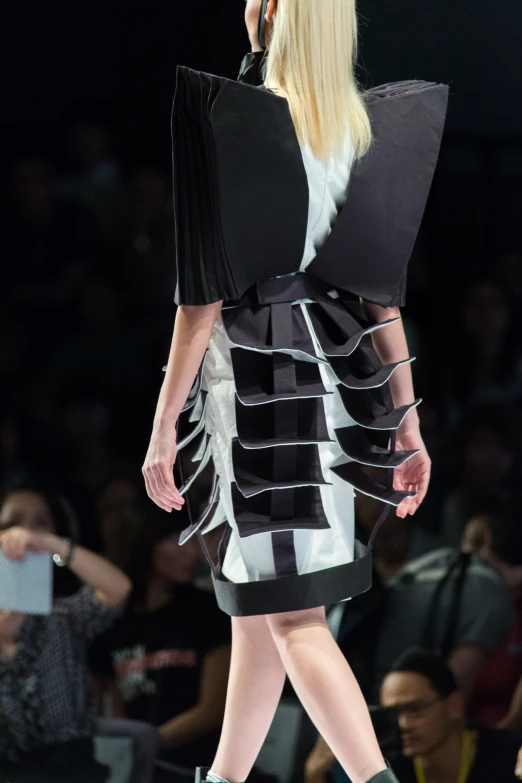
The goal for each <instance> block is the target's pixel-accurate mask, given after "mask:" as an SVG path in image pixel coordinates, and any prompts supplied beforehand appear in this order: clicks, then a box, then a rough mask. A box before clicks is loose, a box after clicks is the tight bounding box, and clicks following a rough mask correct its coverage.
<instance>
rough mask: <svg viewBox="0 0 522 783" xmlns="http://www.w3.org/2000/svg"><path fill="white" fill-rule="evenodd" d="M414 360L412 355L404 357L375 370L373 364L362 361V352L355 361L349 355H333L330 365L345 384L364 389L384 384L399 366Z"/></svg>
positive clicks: (350, 387)
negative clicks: (367, 364) (407, 357)
mask: <svg viewBox="0 0 522 783" xmlns="http://www.w3.org/2000/svg"><path fill="white" fill-rule="evenodd" d="M414 360H415V357H414V356H412V357H410V358H409V359H404V360H403V361H402V362H393V363H391V364H383V365H381V366H380V367H379V368H378V369H377V370H374V369H373V368H372V367H371V365H370V367H368V366H365V364H364V363H363V362H362V361H361V357H360V354H358V355H357V356H356V357H355V361H353V360H352V358H351V357H349V356H342V357H333V356H332V357H331V358H330V366H331V368H332V370H333V371H334V373H335V376H336V377H337V379H338V380H339V382H340V383H342V384H343V386H347V387H348V388H349V389H358V390H359V391H364V390H365V389H376V388H379V387H380V386H384V384H385V383H387V382H388V381H389V380H390V378H391V377H392V375H393V373H394V372H395V370H396V369H397V368H398V367H402V366H403V365H405V364H411V362H413V361H414Z"/></svg>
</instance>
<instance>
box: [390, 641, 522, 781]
mask: <svg viewBox="0 0 522 783" xmlns="http://www.w3.org/2000/svg"><path fill="white" fill-rule="evenodd" d="M381 705H382V707H383V708H384V709H385V710H386V711H387V712H388V713H389V714H390V715H391V716H393V718H394V719H395V720H396V721H397V722H398V726H399V730H400V738H401V745H402V752H401V753H400V754H397V755H396V756H395V757H389V762H390V764H391V767H392V769H393V770H394V772H395V773H396V775H397V777H398V779H399V780H400V781H401V783H424V781H428V780H429V781H437V783H455V781H462V782H463V783H464V781H466V783H490V782H491V781H492V780H494V781H495V782H496V783H513V780H514V779H515V775H514V772H515V765H516V762H517V755H518V750H519V748H520V744H521V741H522V735H517V734H513V733H511V732H507V731H504V730H499V729H497V730H495V729H485V728H470V727H468V726H467V725H466V721H465V707H464V697H463V695H462V693H461V692H460V691H459V689H458V686H457V683H456V681H455V678H454V676H453V673H452V672H451V669H450V668H449V666H448V665H447V664H446V663H445V661H444V659H443V658H441V657H440V656H438V655H437V654H436V653H433V652H430V651H427V650H423V649H419V650H415V649H414V650H410V651H407V652H405V653H404V654H403V655H402V656H401V657H400V658H399V659H398V660H397V661H396V662H395V663H394V665H393V666H392V667H391V669H390V672H389V673H388V675H387V676H386V677H385V679H384V682H383V684H382V687H381Z"/></svg>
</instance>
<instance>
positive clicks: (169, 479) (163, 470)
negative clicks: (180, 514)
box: [159, 465, 185, 505]
mask: <svg viewBox="0 0 522 783" xmlns="http://www.w3.org/2000/svg"><path fill="white" fill-rule="evenodd" d="M159 480H160V481H161V484H162V486H163V490H164V492H165V493H166V494H167V496H168V497H170V498H171V499H172V501H173V503H179V504H181V505H183V503H184V502H185V501H184V499H183V498H182V497H181V495H180V494H179V492H178V490H177V489H176V485H175V484H174V476H173V475H172V469H170V468H169V467H168V466H167V465H160V466H159Z"/></svg>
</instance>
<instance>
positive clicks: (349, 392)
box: [338, 385, 421, 430]
mask: <svg viewBox="0 0 522 783" xmlns="http://www.w3.org/2000/svg"><path fill="white" fill-rule="evenodd" d="M382 388H383V387H378V388H375V389H373V388H372V389H366V390H365V391H364V392H361V391H360V390H359V389H350V388H348V387H346V386H342V385H341V386H338V389H339V394H340V396H341V399H342V401H343V405H344V407H345V408H346V411H347V412H348V414H349V415H350V416H351V418H352V419H353V420H354V421H355V422H356V423H357V424H359V425H360V426H361V427H367V428H368V429H374V430H396V429H398V428H399V427H400V425H401V423H402V421H403V420H404V417H405V416H406V414H407V413H408V412H409V411H410V410H411V409H412V408H416V407H417V405H419V404H420V403H421V399H420V398H419V399H417V400H415V402H412V403H410V404H409V405H401V406H400V407H399V408H394V409H392V410H390V409H389V407H388V406H387V405H386V401H385V397H384V396H383V395H382V394H381V389H382Z"/></svg>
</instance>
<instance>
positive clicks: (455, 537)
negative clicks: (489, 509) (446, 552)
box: [440, 405, 522, 547]
mask: <svg viewBox="0 0 522 783" xmlns="http://www.w3.org/2000/svg"><path fill="white" fill-rule="evenodd" d="M521 438H522V430H521V426H520V413H519V412H518V411H517V409H515V408H511V407H504V406H499V405H490V406H484V407H481V408H476V409H475V410H474V411H472V412H471V413H469V414H468V415H467V416H466V417H465V418H464V419H463V420H462V421H461V423H460V426H459V428H458V429H457V431H456V432H455V436H454V442H453V444H452V445H453V450H452V451H453V456H454V459H455V462H456V476H455V482H454V485H453V487H452V488H451V489H450V490H449V491H446V496H445V498H444V499H443V502H442V507H441V510H440V532H441V535H442V538H443V540H444V543H446V544H447V545H448V546H454V547H458V546H460V539H461V536H462V532H463V530H464V526H465V524H466V522H467V520H468V519H470V517H471V516H472V515H473V514H475V513H477V512H478V511H480V510H481V508H482V507H483V504H484V503H485V502H486V503H487V502H488V501H489V500H490V499H491V498H496V497H499V496H500V497H502V496H504V497H507V496H509V495H510V494H511V493H512V492H513V491H514V489H515V487H516V485H517V483H518V482H519V480H520V467H521V464H520V454H521V442H522V441H521Z"/></svg>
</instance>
